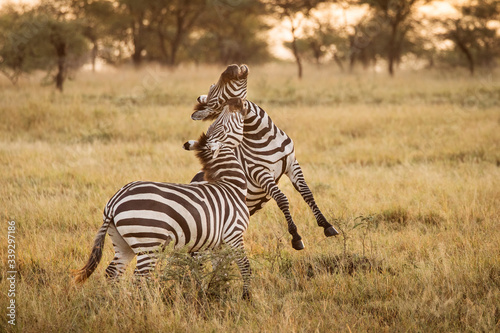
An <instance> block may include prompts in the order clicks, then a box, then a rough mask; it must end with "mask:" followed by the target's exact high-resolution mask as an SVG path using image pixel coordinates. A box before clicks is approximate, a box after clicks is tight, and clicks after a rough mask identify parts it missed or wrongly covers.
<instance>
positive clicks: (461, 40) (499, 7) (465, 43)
mask: <svg viewBox="0 0 500 333" xmlns="http://www.w3.org/2000/svg"><path fill="white" fill-rule="evenodd" d="M458 9H459V12H460V16H459V17H458V18H450V19H446V20H444V21H442V23H443V25H444V27H445V29H446V32H445V33H444V34H441V37H442V38H443V39H445V40H450V41H452V42H453V43H454V45H455V48H456V50H457V51H458V52H459V53H461V54H463V56H464V58H465V61H466V64H467V67H468V69H469V72H470V74H471V75H474V71H475V68H476V66H477V65H478V64H482V65H485V66H491V65H492V64H493V62H494V60H495V57H497V56H498V53H499V52H500V37H499V35H498V33H497V29H496V28H495V27H494V25H490V22H493V21H496V22H497V23H498V22H499V21H500V1H497V0H482V1H473V2H472V3H468V4H466V5H462V6H460V7H458Z"/></svg>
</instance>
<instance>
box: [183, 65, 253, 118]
mask: <svg viewBox="0 0 500 333" xmlns="http://www.w3.org/2000/svg"><path fill="white" fill-rule="evenodd" d="M247 78H248V66H247V65H241V66H238V65H229V66H227V68H226V70H225V71H224V72H223V73H222V74H221V76H220V78H219V81H217V83H215V84H212V85H211V86H210V89H209V90H208V95H201V96H200V97H198V99H197V101H198V104H196V105H195V108H194V109H195V112H193V114H192V115H191V119H193V120H211V119H215V118H217V116H218V115H219V114H220V113H221V111H222V108H223V106H224V105H225V104H226V103H227V102H228V101H229V100H230V99H231V98H241V99H246V97H247Z"/></svg>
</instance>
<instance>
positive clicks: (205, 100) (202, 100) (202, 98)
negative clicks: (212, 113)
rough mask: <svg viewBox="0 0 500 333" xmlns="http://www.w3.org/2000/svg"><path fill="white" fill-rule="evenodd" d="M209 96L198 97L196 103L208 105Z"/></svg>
mask: <svg viewBox="0 0 500 333" xmlns="http://www.w3.org/2000/svg"><path fill="white" fill-rule="evenodd" d="M207 97H208V96H207V95H200V96H198V98H197V99H196V101H197V102H198V103H200V104H207Z"/></svg>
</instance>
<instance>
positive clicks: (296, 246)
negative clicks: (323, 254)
mask: <svg viewBox="0 0 500 333" xmlns="http://www.w3.org/2000/svg"><path fill="white" fill-rule="evenodd" d="M292 247H293V248H294V249H295V250H297V251H300V250H303V249H304V243H303V242H302V239H299V240H296V241H294V240H292Z"/></svg>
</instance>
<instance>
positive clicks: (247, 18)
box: [188, 0, 270, 65]
mask: <svg viewBox="0 0 500 333" xmlns="http://www.w3.org/2000/svg"><path fill="white" fill-rule="evenodd" d="M266 14H267V13H266V11H265V6H264V4H263V3H262V2H260V1H258V0H239V1H237V2H234V1H219V2H217V3H215V4H214V5H212V6H208V7H207V8H206V11H205V12H204V13H203V15H201V16H200V18H199V20H198V24H197V25H196V26H195V29H194V31H193V35H194V36H195V37H194V38H191V39H190V40H189V41H190V45H189V47H188V52H189V57H191V58H192V59H194V60H195V62H196V63H199V62H201V61H204V62H219V63H222V64H226V65H227V64H229V63H248V62H253V63H256V62H264V61H267V60H268V59H269V58H270V55H269V52H268V49H267V46H268V45H267V41H266V40H265V35H264V34H263V33H262V32H264V31H266V30H268V29H269V26H268V25H267V24H266V23H265V22H264V21H263V16H264V15H266Z"/></svg>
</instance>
